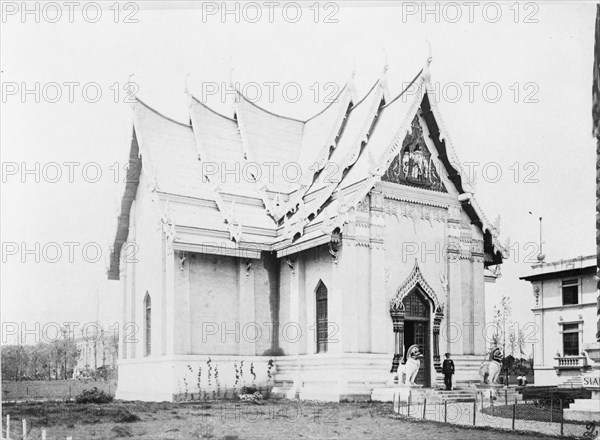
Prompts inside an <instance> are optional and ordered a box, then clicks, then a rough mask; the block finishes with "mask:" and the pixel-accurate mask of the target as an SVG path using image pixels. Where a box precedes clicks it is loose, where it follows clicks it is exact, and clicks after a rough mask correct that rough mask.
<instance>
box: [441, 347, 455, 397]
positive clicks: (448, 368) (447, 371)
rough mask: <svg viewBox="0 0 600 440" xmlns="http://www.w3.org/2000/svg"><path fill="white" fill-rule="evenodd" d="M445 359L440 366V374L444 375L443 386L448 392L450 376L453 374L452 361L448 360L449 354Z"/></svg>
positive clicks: (450, 383)
mask: <svg viewBox="0 0 600 440" xmlns="http://www.w3.org/2000/svg"><path fill="white" fill-rule="evenodd" d="M445 356H446V359H445V360H444V363H443V364H442V373H443V374H444V384H445V385H446V389H447V390H448V391H450V390H451V389H452V375H453V374H454V361H453V360H452V359H450V353H446V354H445Z"/></svg>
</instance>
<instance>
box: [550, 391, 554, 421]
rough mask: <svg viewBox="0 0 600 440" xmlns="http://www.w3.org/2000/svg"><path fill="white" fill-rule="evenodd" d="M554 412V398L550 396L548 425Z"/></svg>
mask: <svg viewBox="0 0 600 440" xmlns="http://www.w3.org/2000/svg"><path fill="white" fill-rule="evenodd" d="M553 412H554V396H552V395H550V423H552V417H553V414H552V413H553Z"/></svg>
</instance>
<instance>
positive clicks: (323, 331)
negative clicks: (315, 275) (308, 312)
mask: <svg viewBox="0 0 600 440" xmlns="http://www.w3.org/2000/svg"><path fill="white" fill-rule="evenodd" d="M315 294H316V295H315V296H316V306H317V307H316V311H317V353H326V352H327V326H328V322H327V287H326V286H325V284H323V281H319V284H318V285H317V290H316V292H315Z"/></svg>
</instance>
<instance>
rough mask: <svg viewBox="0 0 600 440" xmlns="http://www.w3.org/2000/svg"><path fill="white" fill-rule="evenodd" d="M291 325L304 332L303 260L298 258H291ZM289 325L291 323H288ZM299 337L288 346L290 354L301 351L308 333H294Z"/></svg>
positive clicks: (296, 353)
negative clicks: (302, 322)
mask: <svg viewBox="0 0 600 440" xmlns="http://www.w3.org/2000/svg"><path fill="white" fill-rule="evenodd" d="M290 264H291V266H290V267H289V270H290V304H289V305H290V311H289V313H290V323H289V324H290V325H291V326H293V328H295V329H297V330H298V331H299V332H302V331H303V330H302V325H301V324H300V292H301V289H302V287H301V279H302V278H301V276H300V274H301V265H302V260H301V259H300V258H296V260H290ZM288 327H289V325H288ZM293 336H294V337H296V336H297V337H298V338H299V339H298V340H297V341H296V342H293V341H291V344H290V345H289V347H288V354H289V355H292V356H293V355H298V354H299V353H300V344H301V343H303V342H304V341H303V338H307V337H308V334H302V333H301V334H298V335H293Z"/></svg>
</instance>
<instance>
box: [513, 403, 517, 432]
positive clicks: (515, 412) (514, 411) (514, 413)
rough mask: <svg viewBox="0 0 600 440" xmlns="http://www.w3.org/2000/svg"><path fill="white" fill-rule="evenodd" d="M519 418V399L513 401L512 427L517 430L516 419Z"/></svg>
mask: <svg viewBox="0 0 600 440" xmlns="http://www.w3.org/2000/svg"><path fill="white" fill-rule="evenodd" d="M516 418H517V399H515V403H513V416H512V429H513V431H514V430H515V419H516Z"/></svg>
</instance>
